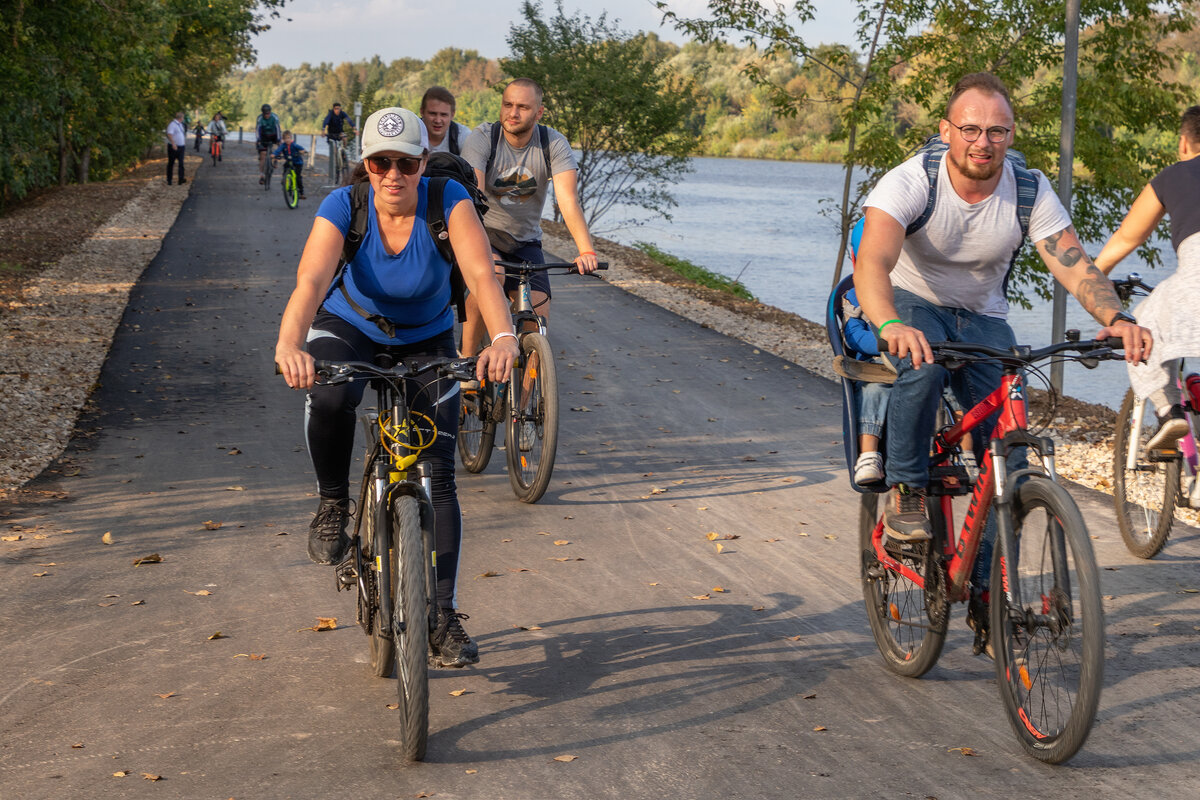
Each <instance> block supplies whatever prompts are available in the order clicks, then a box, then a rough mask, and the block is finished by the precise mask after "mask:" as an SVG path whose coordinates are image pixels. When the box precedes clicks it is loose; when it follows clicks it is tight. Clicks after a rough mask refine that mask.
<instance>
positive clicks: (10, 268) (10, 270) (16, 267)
mask: <svg viewBox="0 0 1200 800" xmlns="http://www.w3.org/2000/svg"><path fill="white" fill-rule="evenodd" d="M24 271H25V268H24V267H22V266H21V265H20V264H11V263H9V262H7V261H0V272H4V273H7V274H9V275H19V274H20V273H22V272H24Z"/></svg>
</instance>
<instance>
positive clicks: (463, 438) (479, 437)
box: [458, 384, 503, 474]
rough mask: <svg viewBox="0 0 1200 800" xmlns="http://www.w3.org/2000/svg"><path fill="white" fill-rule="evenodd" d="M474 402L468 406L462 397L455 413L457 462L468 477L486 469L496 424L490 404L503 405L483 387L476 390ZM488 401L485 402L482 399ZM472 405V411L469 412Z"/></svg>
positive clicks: (498, 398)
mask: <svg viewBox="0 0 1200 800" xmlns="http://www.w3.org/2000/svg"><path fill="white" fill-rule="evenodd" d="M475 391H477V392H478V399H476V400H474V401H473V403H469V402H468V401H467V398H466V397H465V396H464V397H463V403H462V410H461V412H460V413H459V426H458V458H459V461H461V462H462V465H463V469H465V470H466V471H467V472H471V473H476V474H477V473H480V472H483V471H484V469H486V468H487V465H488V462H489V461H491V460H492V449H493V448H494V447H495V444H496V421H495V420H494V419H491V408H490V407H489V406H490V405H491V403H499V402H503V400H502V398H500V397H499V396H497V395H496V391H495V388H494V387H493V386H492V385H490V384H485V385H483V386H481V387H479V389H477V390H475ZM485 397H486V398H491V402H490V403H489V402H485V399H484V398H485ZM472 404H473V405H474V406H475V408H474V411H472V409H471V408H470V406H471V405H472Z"/></svg>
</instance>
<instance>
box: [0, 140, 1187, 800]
mask: <svg viewBox="0 0 1200 800" xmlns="http://www.w3.org/2000/svg"><path fill="white" fill-rule="evenodd" d="M228 152H229V156H228V157H227V158H226V160H225V161H224V162H223V163H222V164H221V165H220V166H218V167H216V168H212V167H205V168H203V169H201V170H200V171H199V173H198V174H197V175H195V178H194V180H195V182H194V185H193V188H192V191H191V196H190V198H189V199H188V201H187V203H186V204H185V205H184V207H183V211H182V213H181V214H180V216H179V220H178V222H177V223H176V224H175V226H174V228H173V229H172V231H171V233H170V235H169V236H168V237H167V239H166V241H165V243H164V246H163V249H162V251H161V253H160V254H159V256H158V257H157V258H156V259H155V261H154V262H153V264H151V266H150V267H149V268H148V270H147V271H146V273H145V275H144V277H143V279H142V281H141V283H140V284H139V285H138V286H137V287H136V289H135V291H134V293H133V296H132V298H131V301H130V305H129V309H128V312H127V314H126V315H125V318H124V320H123V322H122V324H121V327H120V331H119V333H118V335H117V338H116V341H115V342H114V344H113V348H112V353H111V357H110V358H109V360H108V363H107V365H106V367H105V369H104V373H103V375H102V378H101V385H100V387H99V388H98V390H97V392H96V394H95V397H94V409H93V411H92V412H91V413H90V414H88V415H87V416H86V418H85V419H84V420H83V421H82V422H81V425H80V430H79V433H78V435H77V437H76V439H75V441H74V443H73V445H72V447H71V448H70V450H69V451H68V453H67V454H66V456H65V457H64V459H62V460H61V461H60V462H59V463H57V464H56V465H55V466H54V467H53V468H52V469H51V470H50V471H48V472H47V473H46V474H45V475H43V476H42V478H41V479H39V480H38V481H37V482H36V484H35V486H36V487H37V488H38V489H40V490H41V491H42V492H43V494H42V495H41V497H42V499H41V500H40V501H36V502H29V503H26V504H24V505H22V506H19V507H16V508H12V509H9V510H8V516H7V519H6V520H5V522H4V525H3V530H2V532H3V533H4V534H5V535H10V536H11V535H13V534H15V533H21V535H22V539H21V540H20V541H17V542H4V543H0V557H2V558H0V625H2V627H0V630H3V632H4V636H3V638H2V639H0V664H2V665H3V666H2V672H0V675H2V676H3V679H2V681H0V796H2V797H3V798H5V800H10V799H15V798H85V797H86V798H90V797H158V798H166V797H170V798H227V797H236V798H324V797H400V798H403V797H425V796H431V797H438V798H484V797H486V798H497V799H505V798H599V797H606V798H607V797H611V798H652V797H653V798H658V797H680V798H689V797H695V798H729V797H746V798H796V797H889V798H890V797H938V798H954V797H965V796H968V795H971V796H983V797H1012V796H1031V795H1039V796H1054V797H1089V798H1090V797H1103V796H1118V793H1121V794H1120V796H1144V795H1146V794H1149V793H1153V794H1154V795H1155V796H1157V797H1195V796H1196V794H1197V792H1198V791H1200V779H1198V778H1197V777H1196V776H1197V756H1198V754H1200V736H1198V734H1197V731H1200V725H1198V724H1197V723H1198V722H1200V702H1198V701H1200V691H1198V690H1200V670H1198V669H1197V668H1196V667H1197V662H1198V661H1200V647H1198V641H1200V639H1198V637H1200V633H1198V632H1197V631H1198V630H1200V594H1196V593H1194V592H1195V590H1196V589H1198V588H1200V573H1198V571H1197V557H1198V555H1200V538H1198V537H1197V536H1196V533H1195V531H1191V530H1187V529H1182V530H1180V531H1179V532H1177V535H1176V537H1175V538H1174V539H1173V540H1172V541H1171V542H1170V543H1169V544H1168V546H1167V548H1166V551H1165V553H1164V554H1163V555H1162V556H1160V557H1159V558H1158V559H1156V560H1154V561H1151V562H1142V561H1138V560H1136V559H1134V558H1132V557H1131V556H1129V555H1128V554H1127V553H1126V552H1125V550H1124V549H1123V547H1122V545H1121V543H1120V539H1119V536H1118V534H1117V532H1116V528H1115V525H1114V523H1113V521H1112V514H1111V512H1110V510H1109V506H1108V504H1107V500H1106V498H1102V497H1100V496H1098V495H1094V494H1091V493H1089V492H1087V491H1083V490H1078V491H1075V495H1076V497H1077V498H1078V499H1079V501H1080V503H1081V505H1082V507H1083V510H1084V514H1085V516H1086V518H1087V519H1088V521H1089V523H1090V525H1091V532H1092V534H1093V535H1094V537H1095V539H1096V545H1097V548H1098V553H1099V558H1100V561H1101V563H1102V565H1103V566H1104V567H1105V571H1104V572H1102V578H1103V589H1104V592H1105V594H1106V595H1107V596H1108V599H1107V601H1106V608H1107V612H1108V637H1107V643H1108V646H1107V658H1108V660H1107V665H1106V670H1107V672H1106V685H1105V690H1104V694H1103V696H1102V699H1101V708H1100V713H1099V718H1098V720H1097V723H1096V726H1095V728H1094V730H1093V732H1092V735H1091V738H1090V739H1089V741H1088V742H1087V744H1086V746H1085V748H1084V749H1083V751H1082V752H1081V753H1080V754H1079V755H1078V756H1077V757H1076V758H1075V759H1074V761H1073V762H1072V763H1071V764H1069V765H1067V766H1061V767H1048V766H1044V765H1042V764H1040V763H1038V762H1036V761H1034V760H1032V759H1030V758H1028V757H1026V756H1025V755H1024V754H1023V753H1022V751H1021V750H1020V748H1019V746H1018V745H1017V743H1016V740H1015V739H1014V737H1013V734H1012V733H1011V731H1010V730H1009V727H1008V723H1007V722H1006V720H1005V718H1004V717H1003V715H1002V711H1001V706H1000V699H999V697H998V695H997V693H996V689H995V685H994V681H993V677H992V666H991V663H990V662H989V661H988V660H987V659H986V658H983V657H975V656H972V655H971V653H970V641H971V640H970V634H969V632H968V631H967V630H966V627H965V625H964V624H963V610H962V607H961V606H960V607H956V609H955V613H954V618H953V622H952V626H951V633H950V636H949V638H948V640H947V645H946V650H945V653H944V655H943V656H942V658H941V661H940V663H939V664H938V666H937V667H935V668H934V669H933V670H932V671H931V672H930V673H929V674H928V675H927V676H926V677H924V678H923V679H920V680H906V679H902V678H899V677H896V676H894V675H892V674H890V673H888V672H886V671H885V670H884V668H883V666H882V663H881V660H880V658H879V655H878V653H877V652H876V649H875V646H874V644H873V641H872V639H871V636H870V633H869V630H868V626H867V620H866V616H865V614H864V612H863V608H862V601H861V592H860V588H859V582H858V577H857V554H856V545H855V524H856V512H857V496H856V495H855V494H854V493H853V492H852V491H850V489H849V488H848V486H847V481H846V479H845V474H844V468H843V466H842V464H841V463H840V459H841V447H840V444H839V441H840V437H841V429H840V422H839V405H838V404H839V399H838V395H837V394H836V393H835V391H834V387H833V386H832V384H830V383H828V382H826V381H824V380H821V379H818V378H815V377H813V376H811V375H810V374H808V373H806V372H805V371H804V370H802V369H800V368H799V367H796V366H795V365H790V364H788V363H786V362H784V361H782V360H780V359H778V358H775V357H773V356H770V355H767V354H765V353H760V352H759V351H757V350H755V349H753V348H751V347H749V346H747V345H744V344H742V343H741V342H738V341H735V340H732V339H729V338H726V337H724V336H721V335H718V334H716V333H714V332H713V331H711V330H707V329H705V328H702V327H700V326H699V325H696V324H694V323H692V322H690V321H688V320H685V319H681V318H679V317H677V316H674V315H672V314H670V313H667V312H666V311H663V310H662V309H659V308H658V307H655V306H652V305H649V304H646V303H644V302H642V301H641V300H638V299H636V298H634V297H632V296H630V295H627V294H625V293H624V292H622V291H620V290H618V289H616V288H613V287H611V286H608V285H606V284H604V283H602V282H600V281H598V280H592V279H581V278H575V279H569V278H562V279H559V280H558V282H557V284H556V286H555V304H554V319H553V321H552V327H553V333H552V340H553V343H554V346H555V348H556V350H557V354H558V358H559V361H558V363H559V365H560V368H559V379H560V391H561V393H562V396H563V399H564V402H563V408H564V414H563V419H562V425H561V431H562V434H561V439H560V442H559V459H558V467H557V469H556V472H555V475H554V480H553V482H552V484H551V487H550V490H549V491H548V493H547V494H546V496H545V498H544V499H543V500H542V501H541V502H540V503H538V504H537V505H534V506H528V505H523V504H520V503H518V502H516V501H515V499H514V498H513V496H512V494H511V492H510V490H509V488H508V480H507V477H506V476H505V474H504V472H503V457H502V456H503V454H502V453H500V452H497V454H496V456H495V458H494V459H493V464H492V465H491V466H489V468H488V469H487V470H486V471H485V472H484V473H483V474H481V475H469V474H466V473H463V474H460V476H459V486H460V493H461V496H462V503H463V508H464V515H465V525H466V539H465V547H464V550H465V555H464V561H463V564H462V569H461V580H460V604H461V607H462V609H463V610H465V611H466V612H468V613H469V614H470V615H471V618H470V620H469V621H468V622H467V624H466V627H467V629H468V631H469V632H470V633H471V635H472V636H473V637H475V638H476V639H477V641H478V643H479V647H480V650H481V653H482V662H481V663H480V665H479V666H478V667H476V668H473V669H465V670H460V671H449V670H446V671H437V672H436V673H433V675H434V677H433V678H432V681H431V690H432V692H431V694H432V713H431V729H432V732H431V738H430V745H429V753H428V759H427V762H426V763H424V764H416V765H406V764H403V763H400V762H399V761H398V759H397V750H396V741H395V736H396V717H395V712H394V711H391V710H389V709H388V708H387V705H388V704H389V703H392V702H394V701H395V683H394V681H392V680H384V679H375V678H372V677H370V676H369V675H368V674H367V667H366V665H365V663H364V662H365V657H366V652H367V642H366V639H365V637H364V636H363V635H362V633H361V632H360V631H359V629H358V628H357V627H356V626H355V625H354V622H353V620H354V605H353V599H352V597H351V596H350V595H349V594H348V593H341V594H339V593H337V592H335V591H334V583H333V576H332V570H330V569H329V568H325V567H318V566H315V565H313V564H311V563H309V561H308V558H307V556H306V555H305V538H304V536H305V533H306V529H307V525H308V522H309V520H310V519H311V515H312V511H313V509H314V508H315V505H316V499H315V497H314V496H313V494H312V492H313V477H312V473H311V469H310V467H309V466H308V463H307V457H306V455H305V453H304V451H303V446H302V437H301V430H300V415H301V405H302V396H301V395H300V394H298V393H294V392H292V391H290V390H288V389H287V388H286V387H285V386H284V384H283V382H282V380H280V379H279V378H276V377H274V376H273V375H272V363H271V362H272V359H271V356H272V352H273V345H274V340H275V333H276V325H277V323H278V319H279V315H280V312H281V310H282V308H283V305H284V303H285V301H286V299H287V297H288V293H289V291H290V288H291V283H292V277H293V272H294V269H295V265H296V262H297V259H298V256H299V252H300V248H301V246H302V244H303V242H304V237H305V234H306V232H307V230H308V227H309V225H310V221H311V217H312V214H313V212H314V211H315V209H316V207H317V204H318V202H319V198H320V197H321V196H323V194H324V191H322V190H320V189H319V188H318V186H319V184H320V183H321V180H320V179H319V177H317V176H313V177H310V178H309V185H310V190H309V198H310V199H309V200H308V201H306V202H305V203H304V204H303V205H302V206H301V208H300V210H297V211H289V210H287V209H286V208H285V207H284V205H283V201H282V198H281V197H280V192H279V191H278V190H277V189H275V188H274V187H273V190H272V191H270V192H264V191H262V190H261V189H260V188H259V187H258V186H257V185H256V184H255V182H254V179H253V178H252V177H249V176H250V175H251V165H250V163H249V155H248V153H247V151H246V150H238V149H237V148H236V147H235V148H231V149H230V150H229V151H228ZM1112 368H1114V369H1115V368H1116V367H1112ZM218 522H219V523H220V527H219V529H216V530H209V529H206V523H210V527H215V524H213V523H218ZM709 532H716V533H717V534H718V535H720V536H722V537H726V536H733V537H738V538H731V539H723V540H721V541H720V543H721V544H722V545H724V548H723V551H722V552H719V553H718V550H717V547H716V543H714V542H712V541H709V540H708V538H707V536H706V535H707V534H708V533H709ZM105 533H111V537H112V540H113V543H112V544H104V543H103V542H102V536H103V535H104V534H105ZM561 542H569V543H568V544H561ZM150 554H159V555H160V556H161V557H162V562H161V563H157V564H149V565H143V566H137V567H135V566H133V562H134V560H135V559H137V558H139V557H142V556H148V555H150ZM564 558H565V559H567V560H565V561H564V560H562V559H564ZM485 573H494V574H496V577H483V575H484V574H485ZM39 576H40V577H39ZM718 587H719V588H718ZM1184 590H1191V593H1189V592H1185V591H1184ZM699 597H707V599H697V598H699ZM318 617H337V619H338V628H337V630H335V631H330V632H321V633H318V632H313V631H311V630H306V629H307V628H310V627H311V626H313V625H314V624H315V623H316V620H317V618H318ZM218 632H220V634H221V637H220V638H214V636H215V634H217V633H218ZM460 691H461V692H462V693H461V694H459V695H458V696H452V694H451V693H452V692H455V693H457V692H460ZM958 748H971V749H972V750H974V752H975V753H977V757H973V758H972V757H965V756H964V755H963V754H962V751H961V750H959V749H958ZM560 756H573V757H575V760H573V761H562V760H556V758H557V757H560ZM117 772H127V773H128V774H127V775H126V776H125V777H114V773H117ZM143 773H145V774H149V775H151V776H154V775H157V776H160V777H161V780H160V781H155V782H151V781H150V780H148V779H146V778H144V777H143Z"/></svg>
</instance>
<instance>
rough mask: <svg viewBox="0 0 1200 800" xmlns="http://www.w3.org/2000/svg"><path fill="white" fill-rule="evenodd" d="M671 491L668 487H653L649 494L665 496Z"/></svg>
mask: <svg viewBox="0 0 1200 800" xmlns="http://www.w3.org/2000/svg"><path fill="white" fill-rule="evenodd" d="M669 491H671V488H670V487H669V486H655V487H653V488H651V489H650V494H666V493H667V492H669Z"/></svg>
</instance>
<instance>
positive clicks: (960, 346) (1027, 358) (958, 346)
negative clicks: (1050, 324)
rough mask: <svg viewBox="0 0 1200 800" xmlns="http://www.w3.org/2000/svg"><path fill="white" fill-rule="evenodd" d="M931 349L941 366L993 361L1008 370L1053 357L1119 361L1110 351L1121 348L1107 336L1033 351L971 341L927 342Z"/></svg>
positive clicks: (1026, 346) (1067, 342)
mask: <svg viewBox="0 0 1200 800" xmlns="http://www.w3.org/2000/svg"><path fill="white" fill-rule="evenodd" d="M929 347H930V349H931V350H933V360H934V361H936V362H938V363H942V364H945V363H946V362H953V361H976V360H994V361H999V362H1001V363H1003V364H1004V365H1006V366H1010V367H1020V366H1028V365H1030V364H1035V363H1037V362H1038V361H1044V360H1046V359H1048V358H1051V357H1054V356H1062V355H1064V354H1067V355H1066V357H1067V358H1070V359H1072V360H1076V361H1086V360H1093V361H1100V360H1106V361H1108V360H1111V361H1116V360H1120V359H1121V356H1119V355H1117V354H1116V353H1115V352H1113V351H1114V350H1121V349H1123V348H1124V343H1123V342H1122V340H1121V337H1119V336H1109V337H1108V338H1106V339H1092V340H1090V341H1086V342H1080V341H1066V342H1057V343H1055V344H1050V345H1046V346H1045V347H1039V348H1038V349H1036V350H1035V349H1033V348H1032V347H1030V346H1029V345H1023V344H1019V345H1014V346H1013V347H1011V348H1009V349H1007V350H1006V349H1002V348H999V347H991V346H989V345H985V344H975V343H972V342H930V343H929Z"/></svg>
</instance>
